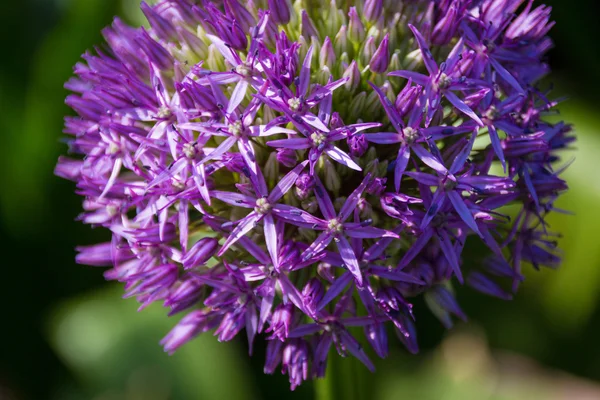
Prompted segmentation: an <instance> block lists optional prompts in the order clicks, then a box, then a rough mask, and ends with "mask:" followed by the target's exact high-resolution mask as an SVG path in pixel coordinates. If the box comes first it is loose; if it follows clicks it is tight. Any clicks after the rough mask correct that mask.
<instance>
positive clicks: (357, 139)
mask: <svg viewBox="0 0 600 400" xmlns="http://www.w3.org/2000/svg"><path fill="white" fill-rule="evenodd" d="M346 142H347V143H348V148H349V149H350V154H352V155H353V156H354V157H361V156H362V155H363V154H365V152H366V151H367V149H368V148H369V142H367V139H366V138H365V135H363V134H362V133H357V134H355V135H352V136H350V137H348V139H346Z"/></svg>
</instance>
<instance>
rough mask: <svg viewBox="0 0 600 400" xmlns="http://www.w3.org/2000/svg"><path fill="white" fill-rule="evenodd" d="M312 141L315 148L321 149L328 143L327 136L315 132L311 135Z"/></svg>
mask: <svg viewBox="0 0 600 400" xmlns="http://www.w3.org/2000/svg"><path fill="white" fill-rule="evenodd" d="M310 140H311V141H312V142H313V146H314V147H321V146H323V145H324V144H325V143H326V140H327V136H325V135H324V134H323V133H320V132H313V133H312V134H311V135H310Z"/></svg>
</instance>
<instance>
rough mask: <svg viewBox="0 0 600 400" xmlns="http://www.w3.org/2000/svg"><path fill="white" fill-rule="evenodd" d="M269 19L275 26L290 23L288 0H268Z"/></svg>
mask: <svg viewBox="0 0 600 400" xmlns="http://www.w3.org/2000/svg"><path fill="white" fill-rule="evenodd" d="M268 5H269V11H270V12H271V15H270V16H269V18H270V19H271V20H272V21H273V22H275V23H276V24H280V25H285V24H287V23H288V22H290V14H291V6H290V4H289V1H288V0H268Z"/></svg>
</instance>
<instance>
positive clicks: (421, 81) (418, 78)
mask: <svg viewBox="0 0 600 400" xmlns="http://www.w3.org/2000/svg"><path fill="white" fill-rule="evenodd" d="M388 75H389V76H399V77H400V78H404V79H410V80H412V81H413V82H415V83H416V84H417V85H420V86H423V87H425V86H426V85H427V83H428V82H429V77H428V76H427V75H423V74H420V73H418V72H414V71H407V70H398V71H392V72H390V73H389V74H388Z"/></svg>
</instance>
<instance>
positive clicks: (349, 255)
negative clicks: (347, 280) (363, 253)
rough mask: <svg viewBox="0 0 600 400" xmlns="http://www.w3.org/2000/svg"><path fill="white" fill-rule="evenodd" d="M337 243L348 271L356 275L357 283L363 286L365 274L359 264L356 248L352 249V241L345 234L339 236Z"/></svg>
mask: <svg viewBox="0 0 600 400" xmlns="http://www.w3.org/2000/svg"><path fill="white" fill-rule="evenodd" d="M336 245H337V248H338V250H339V251H340V256H341V257H342V260H344V264H345V265H346V268H348V271H350V272H351V273H352V275H353V276H354V279H355V280H356V285H357V286H358V287H362V285H363V276H362V273H361V271H360V266H359V265H358V260H357V259H356V254H354V250H352V246H350V243H348V240H347V239H346V238H345V237H344V236H339V237H338V238H337V240H336Z"/></svg>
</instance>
